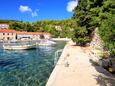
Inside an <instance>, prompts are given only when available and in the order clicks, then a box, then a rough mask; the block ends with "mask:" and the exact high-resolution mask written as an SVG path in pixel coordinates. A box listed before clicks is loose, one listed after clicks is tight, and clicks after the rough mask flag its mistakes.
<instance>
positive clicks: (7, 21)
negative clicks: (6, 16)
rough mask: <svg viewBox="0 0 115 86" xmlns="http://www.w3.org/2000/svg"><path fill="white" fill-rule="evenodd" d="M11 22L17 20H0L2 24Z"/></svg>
mask: <svg viewBox="0 0 115 86" xmlns="http://www.w3.org/2000/svg"><path fill="white" fill-rule="evenodd" d="M11 21H16V20H2V19H0V23H9V22H11Z"/></svg>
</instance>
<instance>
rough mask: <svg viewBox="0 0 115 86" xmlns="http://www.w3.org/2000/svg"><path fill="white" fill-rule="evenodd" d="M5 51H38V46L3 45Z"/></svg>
mask: <svg viewBox="0 0 115 86" xmlns="http://www.w3.org/2000/svg"><path fill="white" fill-rule="evenodd" d="M3 49H5V50H29V49H36V45H3Z"/></svg>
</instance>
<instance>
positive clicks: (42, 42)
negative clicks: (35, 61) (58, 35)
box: [39, 40, 56, 46]
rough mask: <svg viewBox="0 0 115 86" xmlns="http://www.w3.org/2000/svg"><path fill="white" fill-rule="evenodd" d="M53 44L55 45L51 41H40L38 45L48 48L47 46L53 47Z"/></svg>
mask: <svg viewBox="0 0 115 86" xmlns="http://www.w3.org/2000/svg"><path fill="white" fill-rule="evenodd" d="M54 44H56V43H55V42H53V41H50V40H42V41H40V43H39V45H43V46H49V45H54Z"/></svg>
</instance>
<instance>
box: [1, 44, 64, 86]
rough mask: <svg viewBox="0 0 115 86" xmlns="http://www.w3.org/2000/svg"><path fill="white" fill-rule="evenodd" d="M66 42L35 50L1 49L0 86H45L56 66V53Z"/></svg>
mask: <svg viewBox="0 0 115 86" xmlns="http://www.w3.org/2000/svg"><path fill="white" fill-rule="evenodd" d="M64 45H65V42H57V44H56V45H55V46H48V47H45V46H40V47H39V48H38V49H35V50H17V51H7V50H2V49H0V86H45V84H46V82H47V80H48V77H49V76H50V74H51V72H52V70H53V68H54V66H53V61H54V56H55V55H54V53H55V51H57V50H58V49H62V48H64Z"/></svg>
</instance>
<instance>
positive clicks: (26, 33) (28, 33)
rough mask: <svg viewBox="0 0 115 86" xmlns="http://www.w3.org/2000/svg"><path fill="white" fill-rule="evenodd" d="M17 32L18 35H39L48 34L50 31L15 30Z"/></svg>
mask: <svg viewBox="0 0 115 86" xmlns="http://www.w3.org/2000/svg"><path fill="white" fill-rule="evenodd" d="M16 33H17V34H20V35H39V34H48V35H50V33H46V32H16Z"/></svg>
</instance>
